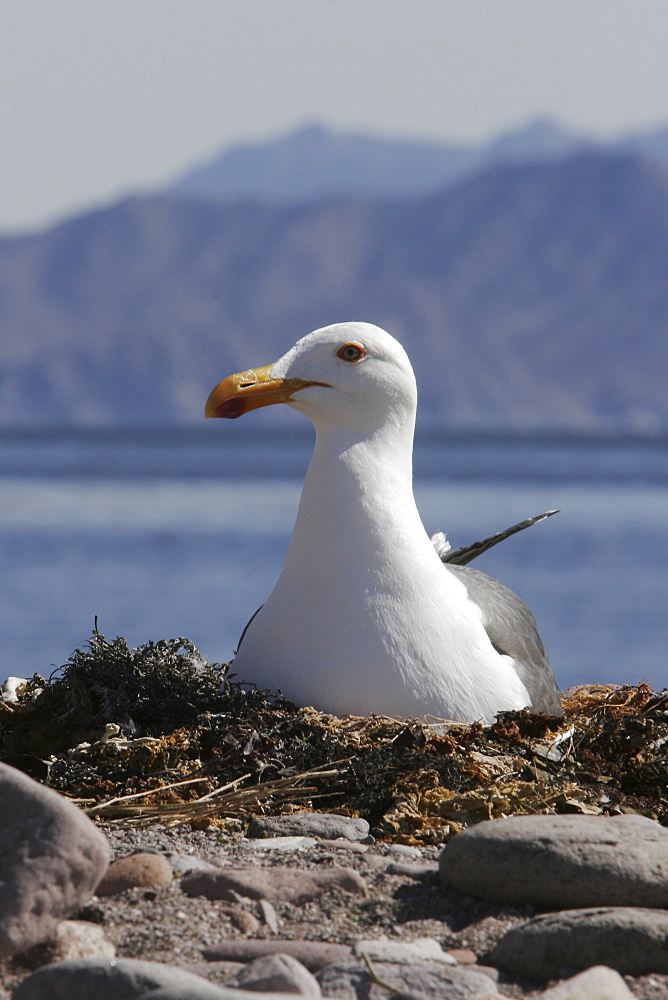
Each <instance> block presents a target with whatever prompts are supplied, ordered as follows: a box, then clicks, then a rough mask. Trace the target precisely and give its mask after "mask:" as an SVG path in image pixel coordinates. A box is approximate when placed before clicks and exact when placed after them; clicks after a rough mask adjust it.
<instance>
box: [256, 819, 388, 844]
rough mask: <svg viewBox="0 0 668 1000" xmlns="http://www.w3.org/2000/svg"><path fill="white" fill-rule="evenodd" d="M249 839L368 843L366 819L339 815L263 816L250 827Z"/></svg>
mask: <svg viewBox="0 0 668 1000" xmlns="http://www.w3.org/2000/svg"><path fill="white" fill-rule="evenodd" d="M248 836H249V837H320V838H321V839H322V840H338V839H339V838H340V837H342V838H343V839H345V840H365V839H366V838H367V837H368V836H369V824H368V823H367V821H366V820H365V819H353V818H352V817H351V816H338V815H337V814H336V813H297V814H296V815H294V816H259V817H257V819H254V820H253V821H252V822H251V824H250V826H249V827H248Z"/></svg>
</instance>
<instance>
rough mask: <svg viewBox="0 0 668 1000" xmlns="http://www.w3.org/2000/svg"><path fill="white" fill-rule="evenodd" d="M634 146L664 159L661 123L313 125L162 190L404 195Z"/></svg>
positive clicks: (230, 197) (232, 154)
mask: <svg viewBox="0 0 668 1000" xmlns="http://www.w3.org/2000/svg"><path fill="white" fill-rule="evenodd" d="M587 150H590V151H597V152H604V153H610V154H615V153H631V154H639V155H640V156H642V157H644V158H646V159H647V160H648V161H649V162H651V163H654V164H655V165H664V166H668V128H664V129H656V130H653V131H648V132H640V133H637V134H635V135H629V136H626V137H624V138H622V139H620V140H618V141H617V142H614V143H612V144H607V145H606V144H601V143H599V144H596V143H595V142H594V141H593V140H591V139H587V138H585V137H584V136H581V135H577V134H575V133H573V132H569V131H568V130H567V129H564V128H562V127H561V126H559V125H557V124H556V123H554V122H552V121H550V120H549V119H537V120H536V121H533V122H530V123H529V124H528V125H524V126H522V127H521V128H519V129H514V130H511V131H509V132H504V133H502V134H501V135H499V136H496V137H495V138H493V139H491V140H489V141H486V142H481V143H477V144H470V145H456V144H453V143H449V144H446V143H436V142H416V141H408V140H405V139H388V138H383V137H380V136H370V135H363V134H356V133H351V132H342V131H336V130H333V129H329V128H325V127H323V126H321V125H311V126H307V127H305V128H301V129H298V130H297V131H295V132H292V133H290V134H288V135H285V136H281V137H279V138H278V139H271V140H269V141H267V142H261V143H255V144H251V145H244V146H239V147H236V148H233V149H230V150H225V151H223V152H222V153H220V154H219V155H217V156H215V157H214V158H213V159H212V160H210V161H209V162H207V163H204V164H202V165H200V166H198V167H196V168H194V169H193V170H190V171H188V173H186V174H185V175H184V176H183V177H181V178H180V179H179V180H178V181H177V182H176V183H175V184H174V185H172V186H171V187H170V188H168V189H167V191H166V192H165V193H166V194H172V195H174V196H176V197H187V198H204V199H206V200H207V201H216V202H221V203H229V202H230V201H237V200H245V199H249V198H251V199H253V200H260V201H269V202H272V203H293V204H294V203H298V202H303V201H314V200H318V199H320V198H324V197H327V196H332V195H352V196H355V197H360V196H361V197H371V198H398V197H399V198H404V197H411V196H412V197H417V196H419V195H426V194H433V193H435V192H436V191H443V190H445V189H446V188H449V187H454V186H455V185H456V184H461V183H462V182H463V181H464V180H466V179H468V178H470V177H472V176H473V175H474V174H479V173H482V172H484V171H487V170H490V169H492V168H493V167H497V166H506V165H508V164H516V165H528V164H530V163H549V162H554V161H556V160H562V159H565V158H566V157H568V156H572V155H574V154H575V153H576V152H583V151H587Z"/></svg>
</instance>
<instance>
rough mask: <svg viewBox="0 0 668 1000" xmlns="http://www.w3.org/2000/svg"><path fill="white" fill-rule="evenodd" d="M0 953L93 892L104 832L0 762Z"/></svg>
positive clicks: (51, 926)
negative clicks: (0, 805)
mask: <svg viewBox="0 0 668 1000" xmlns="http://www.w3.org/2000/svg"><path fill="white" fill-rule="evenodd" d="M0 803H2V808H1V809H0V958H5V957H8V956H10V955H14V954H18V953H19V952H22V951H25V950H26V949H27V948H30V947H32V946H33V945H35V944H39V943H40V942H41V941H45V940H46V939H47V938H48V937H50V936H51V934H52V933H53V931H54V930H55V928H56V926H57V925H58V923H59V922H60V921H61V920H63V919H64V918H65V917H67V916H69V915H70V914H71V913H74V912H75V911H76V910H78V909H79V908H80V907H81V906H83V904H84V903H86V902H87V900H88V899H90V897H91V896H92V895H93V892H94V891H95V887H96V886H97V884H98V882H99V881H100V879H101V878H102V876H103V875H104V872H105V870H106V868H107V865H108V864H109V860H110V856H111V851H110V849H109V844H108V843H107V839H106V837H104V835H103V834H102V833H100V831H99V830H98V829H97V827H95V826H94V824H93V823H91V821H90V820H89V819H88V817H87V816H85V815H84V813H83V812H82V811H81V810H80V809H79V808H77V806H74V805H72V804H71V803H70V802H68V801H67V800H66V799H65V798H63V796H62V795H59V794H58V793H57V792H54V791H52V790H51V789H50V788H45V787H44V786H43V785H40V784H38V783H37V782H36V781H33V780H32V778H29V777H28V776H27V775H25V774H23V773H22V772H21V771H17V770H16V769H15V768H13V767H8V766H7V765H6V764H0Z"/></svg>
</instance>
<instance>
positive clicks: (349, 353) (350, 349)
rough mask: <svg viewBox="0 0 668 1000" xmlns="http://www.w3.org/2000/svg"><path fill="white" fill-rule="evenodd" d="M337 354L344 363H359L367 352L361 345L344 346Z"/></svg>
mask: <svg viewBox="0 0 668 1000" xmlns="http://www.w3.org/2000/svg"><path fill="white" fill-rule="evenodd" d="M336 353H337V355H338V356H339V357H340V358H341V360H342V361H359V360H360V358H363V357H364V354H365V351H364V348H363V347H362V345H361V344H344V345H343V347H340V348H339V349H338V351H337V352H336Z"/></svg>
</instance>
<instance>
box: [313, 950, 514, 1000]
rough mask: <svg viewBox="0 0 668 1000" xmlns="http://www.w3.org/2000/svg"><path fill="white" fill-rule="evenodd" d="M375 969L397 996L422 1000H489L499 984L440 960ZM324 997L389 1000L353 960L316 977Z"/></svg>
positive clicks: (387, 964)
mask: <svg viewBox="0 0 668 1000" xmlns="http://www.w3.org/2000/svg"><path fill="white" fill-rule="evenodd" d="M372 969H373V973H374V975H375V976H377V977H378V978H379V979H380V980H382V982H383V983H384V984H387V986H388V987H390V988H391V989H393V990H394V992H395V993H402V994H408V993H410V994H411V995H413V996H419V997H420V998H422V1000H445V998H447V1000H490V998H497V997H498V996H499V992H498V990H497V988H496V983H495V982H494V981H493V979H491V978H490V977H489V976H486V975H484V974H483V973H481V972H477V971H474V968H473V967H470V966H469V967H464V966H461V967H460V966H453V965H448V964H447V963H446V962H443V961H440V960H439V959H419V960H417V959H416V960H412V961H411V962H409V963H408V964H405V963H402V962H391V961H378V962H374V961H373V960H372ZM316 978H317V980H318V982H319V983H320V988H321V990H322V992H323V995H324V996H326V997H333V998H338V1000H386V998H387V988H386V987H385V986H381V985H380V984H379V983H376V982H375V981H374V980H373V977H372V974H371V971H370V970H369V967H368V966H367V965H366V963H365V962H364V961H363V960H362V959H360V958H358V957H356V956H355V957H353V958H350V959H346V960H344V961H340V962H332V963H330V964H329V965H326V966H324V968H322V969H321V970H320V972H318V974H317V976H316Z"/></svg>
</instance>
